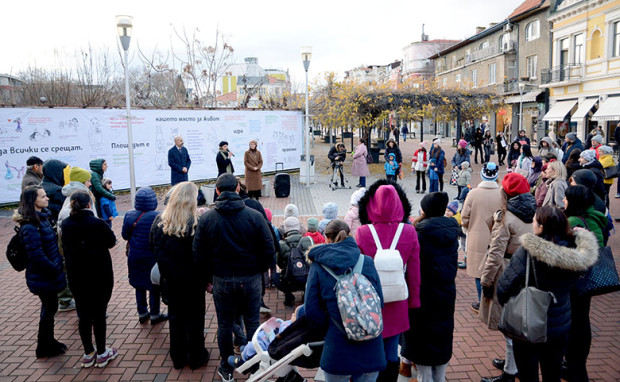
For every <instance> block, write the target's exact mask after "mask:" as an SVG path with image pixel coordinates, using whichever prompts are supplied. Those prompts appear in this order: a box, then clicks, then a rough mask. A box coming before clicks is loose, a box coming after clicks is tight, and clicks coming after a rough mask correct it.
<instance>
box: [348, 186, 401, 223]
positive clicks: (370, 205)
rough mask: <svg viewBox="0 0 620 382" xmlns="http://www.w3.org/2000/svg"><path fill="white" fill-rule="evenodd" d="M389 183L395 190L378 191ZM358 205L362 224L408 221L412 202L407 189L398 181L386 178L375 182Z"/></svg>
mask: <svg viewBox="0 0 620 382" xmlns="http://www.w3.org/2000/svg"><path fill="white" fill-rule="evenodd" d="M388 185H389V186H392V187H393V190H387V189H382V191H381V192H378V191H379V188H380V187H381V186H388ZM394 190H395V191H396V192H394ZM357 205H358V207H359V218H360V222H361V223H362V224H370V223H379V222H384V223H396V222H402V223H408V220H409V216H410V215H411V203H410V202H409V199H408V198H407V194H406V193H405V191H404V190H403V189H402V188H401V187H400V185H399V184H398V183H393V182H390V181H389V180H386V179H379V180H378V181H376V182H375V183H373V184H372V185H371V186H370V187H369V188H368V191H366V193H365V194H364V196H363V197H362V198H361V199H360V201H359V202H358V203H357ZM387 206H389V207H387Z"/></svg>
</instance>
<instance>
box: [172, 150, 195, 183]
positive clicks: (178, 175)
mask: <svg viewBox="0 0 620 382" xmlns="http://www.w3.org/2000/svg"><path fill="white" fill-rule="evenodd" d="M191 165H192V160H191V159H190V158H189V153H188V152H187V149H186V148H185V146H183V147H181V150H180V151H179V149H178V148H177V147H176V145H175V146H173V147H172V148H171V149H170V150H168V166H170V184H172V185H173V186H174V185H175V184H177V183H181V182H185V181H186V180H188V179H189V177H188V174H189V166H191ZM183 167H186V168H187V172H186V173H183Z"/></svg>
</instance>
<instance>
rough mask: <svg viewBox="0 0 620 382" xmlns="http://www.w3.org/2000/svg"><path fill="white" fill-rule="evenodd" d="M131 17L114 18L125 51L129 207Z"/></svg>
mask: <svg viewBox="0 0 620 382" xmlns="http://www.w3.org/2000/svg"><path fill="white" fill-rule="evenodd" d="M132 21H133V17H131V16H127V15H120V16H116V29H117V30H118V37H119V39H120V40H121V45H122V46H123V50H124V51H125V65H124V67H125V105H126V108H127V151H129V190H130V193H131V205H132V206H133V202H134V200H135V199H136V176H135V171H134V163H133V132H132V130H131V99H130V98H129V74H128V68H127V67H128V65H129V57H128V54H127V51H128V50H129V42H130V41H131V28H132Z"/></svg>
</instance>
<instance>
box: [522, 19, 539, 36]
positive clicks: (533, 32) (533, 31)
mask: <svg viewBox="0 0 620 382" xmlns="http://www.w3.org/2000/svg"><path fill="white" fill-rule="evenodd" d="M538 37H540V22H539V21H538V20H534V21H532V22H531V23H529V24H527V25H526V26H525V41H532V40H536V39H537V38H538Z"/></svg>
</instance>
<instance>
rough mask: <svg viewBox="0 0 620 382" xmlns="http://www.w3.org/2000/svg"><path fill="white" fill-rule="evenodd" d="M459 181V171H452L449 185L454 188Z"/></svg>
mask: <svg viewBox="0 0 620 382" xmlns="http://www.w3.org/2000/svg"><path fill="white" fill-rule="evenodd" d="M458 180H459V171H458V170H455V169H452V175H451V176H450V185H451V186H456V185H457V182H458Z"/></svg>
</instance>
